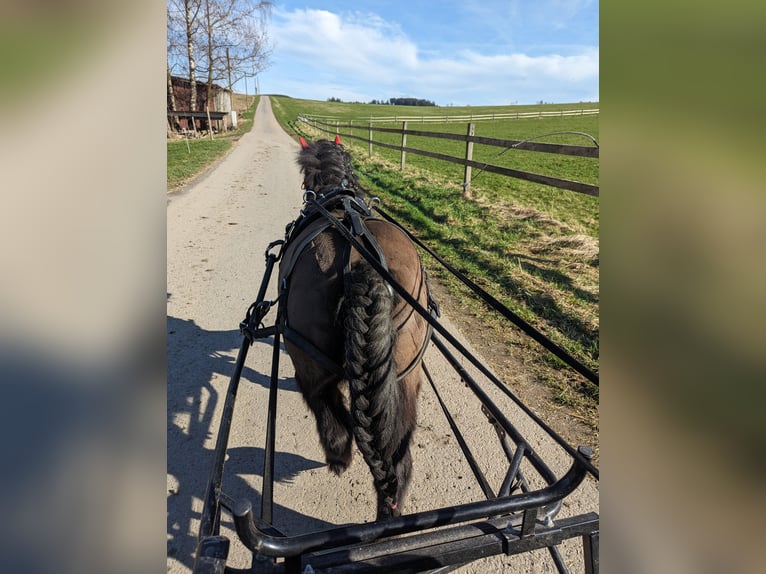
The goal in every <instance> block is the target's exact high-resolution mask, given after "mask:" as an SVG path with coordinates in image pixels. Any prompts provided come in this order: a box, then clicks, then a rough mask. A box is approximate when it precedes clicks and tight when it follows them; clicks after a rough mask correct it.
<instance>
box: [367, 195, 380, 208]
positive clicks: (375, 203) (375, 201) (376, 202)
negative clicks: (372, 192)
mask: <svg viewBox="0 0 766 574" xmlns="http://www.w3.org/2000/svg"><path fill="white" fill-rule="evenodd" d="M378 205H380V198H379V197H377V196H375V197H371V198H370V203H369V206H370V209H372V208H373V207H377V206H378Z"/></svg>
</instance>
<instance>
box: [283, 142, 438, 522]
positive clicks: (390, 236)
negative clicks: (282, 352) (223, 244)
mask: <svg viewBox="0 0 766 574" xmlns="http://www.w3.org/2000/svg"><path fill="white" fill-rule="evenodd" d="M301 144H302V150H301V152H300V153H299V156H298V164H299V165H300V168H301V171H302V173H303V177H304V180H303V186H304V188H305V189H306V198H307V204H306V207H305V209H304V210H303V212H302V214H301V217H300V218H299V219H298V220H297V221H296V222H295V223H294V224H293V227H292V228H291V229H290V231H289V233H288V242H287V246H286V247H285V250H284V255H283V258H282V261H281V263H280V272H279V274H280V285H281V286H282V294H281V297H283V299H282V321H283V325H282V327H283V332H284V335H285V346H286V349H287V352H288V354H289V355H290V358H291V359H292V362H293V365H294V366H295V378H296V380H297V382H298V385H299V387H300V389H301V391H302V393H303V397H304V398H305V400H306V403H307V404H308V406H309V407H310V408H311V410H312V411H313V413H314V416H315V418H316V425H317V430H318V432H319V437H320V441H321V443H322V447H323V449H324V451H325V456H326V460H327V463H328V465H329V469H330V470H331V471H332V472H334V473H336V474H340V473H342V472H343V471H344V470H346V468H348V466H349V465H350V464H351V459H352V442H353V439H352V437H354V438H355V439H356V444H357V446H358V448H359V450H360V451H361V453H362V456H363V457H364V460H365V462H366V463H367V465H368V466H369V467H370V471H371V473H372V476H373V483H374V486H375V490H376V491H377V495H378V504H377V519H382V518H388V517H391V516H398V515H399V514H400V509H401V504H402V500H403V498H404V496H405V493H406V489H407V485H408V483H409V480H410V474H411V468H412V458H411V455H410V441H411V438H412V433H413V431H414V429H415V424H416V418H417V408H416V406H417V405H416V403H417V396H418V392H419V390H420V385H421V378H422V365H421V358H422V355H423V351H424V349H425V347H426V345H427V343H428V340H429V337H430V328H429V325H428V323H427V321H426V320H425V319H423V317H422V316H421V315H419V314H418V313H416V312H415V310H414V309H413V308H412V307H411V306H410V305H409V304H407V303H406V302H405V301H403V300H402V299H401V298H400V297H398V296H395V295H394V291H393V290H392V289H391V287H390V286H389V284H388V283H387V282H386V280H385V279H384V278H383V276H382V275H381V274H380V273H378V271H376V270H375V269H374V268H373V267H372V266H371V265H370V263H369V262H368V261H367V260H365V258H364V257H363V256H362V255H361V254H360V253H359V252H358V251H357V250H356V249H355V248H353V247H352V245H351V244H350V242H349V241H348V240H347V239H346V238H344V237H343V234H341V233H340V232H339V231H338V230H337V229H336V227H334V226H333V224H332V223H330V219H329V218H328V217H327V216H326V214H323V213H322V211H323V209H326V210H327V211H328V212H330V213H331V214H332V215H333V216H334V217H335V218H337V219H338V220H340V221H341V222H342V224H343V225H344V226H345V227H346V228H347V229H348V230H349V232H350V233H352V234H353V235H354V236H355V237H356V239H357V240H359V241H360V242H361V244H362V245H364V246H365V247H366V248H368V250H369V251H370V252H371V253H373V254H374V255H375V258H376V259H377V260H378V261H379V262H380V263H382V265H383V266H384V267H385V268H387V270H388V272H389V273H390V274H391V276H392V277H393V279H394V280H395V281H396V283H398V284H399V285H401V286H402V287H403V288H404V289H406V290H407V291H408V292H409V293H410V294H411V295H412V297H413V298H414V299H415V300H417V301H418V302H419V303H420V304H421V305H422V306H423V307H427V306H428V305H429V301H430V298H429V293H428V288H427V284H426V276H425V271H424V270H423V267H422V265H421V262H420V258H419V256H418V253H417V251H416V250H415V247H414V246H413V244H412V242H411V241H410V240H409V238H408V237H407V236H406V235H405V233H404V232H403V231H402V230H401V229H400V228H399V227H397V226H395V225H393V224H391V223H388V222H387V221H384V220H381V219H378V218H375V217H374V216H373V214H372V212H371V211H370V209H369V206H368V204H367V203H366V202H365V201H364V193H363V192H362V190H361V189H360V188H359V187H358V184H357V180H356V178H355V176H354V173H353V170H352V169H351V165H350V158H349V156H348V154H347V153H346V152H345V151H344V148H343V146H342V144H341V143H340V140H339V138H336V141H335V142H331V141H328V140H320V141H317V142H314V143H312V144H308V143H306V142H305V141H304V140H303V139H302V138H301ZM314 199H315V200H316V203H318V204H320V205H321V206H322V209H319V208H317V206H316V205H315V202H314V201H313V200H314ZM346 383H347V384H348V395H349V398H348V406H347V402H346V399H345V397H344V394H343V392H342V390H341V389H342V388H343V386H344V385H345V384H346ZM349 407H350V408H349Z"/></svg>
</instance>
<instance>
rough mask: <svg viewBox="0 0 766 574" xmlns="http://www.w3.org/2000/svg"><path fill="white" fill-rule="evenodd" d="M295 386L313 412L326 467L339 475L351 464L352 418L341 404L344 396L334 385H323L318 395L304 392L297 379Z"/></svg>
mask: <svg viewBox="0 0 766 574" xmlns="http://www.w3.org/2000/svg"><path fill="white" fill-rule="evenodd" d="M296 378H298V377H296ZM298 384H299V385H300V386H301V389H302V390H303V396H304V398H305V399H306V403H307V404H308V406H309V408H310V409H311V411H312V412H313V413H314V418H315V419H316V425H317V432H318V433H319V441H320V443H321V444H322V448H323V449H324V452H325V460H326V461H327V465H328V466H329V468H330V470H331V471H332V472H334V473H335V474H338V475H339V474H341V473H342V472H343V471H344V470H346V469H347V468H348V467H349V465H350V464H351V458H352V450H351V449H352V446H353V435H352V431H351V428H352V427H351V415H350V413H349V412H348V409H347V408H346V406H345V404H344V402H343V395H342V394H341V392H340V389H339V388H338V385H337V384H327V385H324V386H323V387H322V388H321V390H319V391H318V392H316V391H315V392H307V390H306V389H305V388H304V385H302V384H301V380H300V378H298Z"/></svg>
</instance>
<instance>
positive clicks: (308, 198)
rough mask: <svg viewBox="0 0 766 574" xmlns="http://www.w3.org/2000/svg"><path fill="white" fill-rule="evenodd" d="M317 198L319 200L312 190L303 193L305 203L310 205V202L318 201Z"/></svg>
mask: <svg viewBox="0 0 766 574" xmlns="http://www.w3.org/2000/svg"><path fill="white" fill-rule="evenodd" d="M309 194H310V195H309ZM316 198H317V194H316V192H315V191H314V190H312V189H307V190H306V191H304V192H303V203H308V202H309V201H316Z"/></svg>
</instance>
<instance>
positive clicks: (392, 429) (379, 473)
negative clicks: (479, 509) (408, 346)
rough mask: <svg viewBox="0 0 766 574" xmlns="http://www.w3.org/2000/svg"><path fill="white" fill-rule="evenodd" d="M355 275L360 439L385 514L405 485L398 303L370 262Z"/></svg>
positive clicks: (349, 333)
mask: <svg viewBox="0 0 766 574" xmlns="http://www.w3.org/2000/svg"><path fill="white" fill-rule="evenodd" d="M350 273H351V276H350V280H349V281H347V283H346V294H345V298H344V323H345V343H346V345H345V348H346V378H347V379H348V383H349V391H350V393H349V394H350V402H351V405H350V406H351V416H352V419H353V422H354V436H355V438H356V444H357V446H358V447H359V450H360V451H361V453H362V456H363V457H364V460H365V462H366V463H367V465H368V466H369V467H370V471H371V472H372V476H373V482H374V484H375V490H376V491H377V492H378V503H379V509H380V505H381V503H384V504H385V505H387V506H388V508H389V509H390V508H394V509H395V508H396V504H397V500H396V493H397V490H398V486H399V485H398V480H397V476H396V472H395V470H394V455H395V453H396V451H397V448H398V446H399V443H400V442H401V438H402V435H403V434H404V430H403V423H402V420H401V419H402V417H401V416H400V415H399V414H398V413H399V410H400V405H401V397H400V395H401V391H400V389H399V383H398V382H397V380H396V367H395V365H394V358H393V352H394V344H395V342H396V329H395V328H394V326H393V324H392V321H391V308H392V304H393V300H392V297H391V294H390V292H389V290H388V286H387V285H386V282H385V281H384V280H383V278H382V277H381V276H380V274H379V273H378V272H377V271H375V270H374V269H373V268H372V267H371V266H370V264H369V263H367V262H366V261H362V262H359V263H356V264H355V265H354V266H353V267H352V268H351V272H350Z"/></svg>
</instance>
